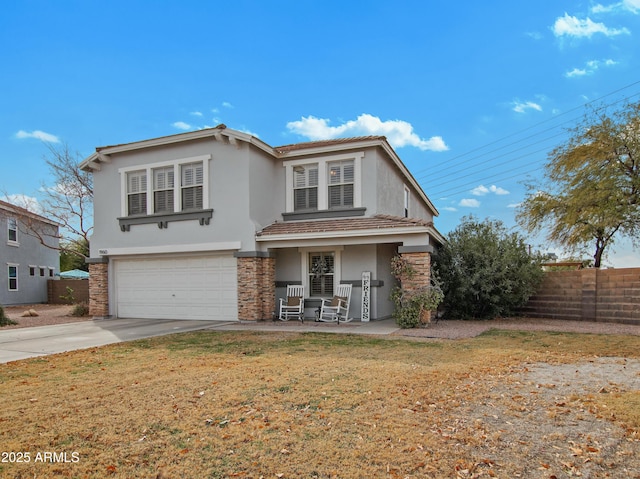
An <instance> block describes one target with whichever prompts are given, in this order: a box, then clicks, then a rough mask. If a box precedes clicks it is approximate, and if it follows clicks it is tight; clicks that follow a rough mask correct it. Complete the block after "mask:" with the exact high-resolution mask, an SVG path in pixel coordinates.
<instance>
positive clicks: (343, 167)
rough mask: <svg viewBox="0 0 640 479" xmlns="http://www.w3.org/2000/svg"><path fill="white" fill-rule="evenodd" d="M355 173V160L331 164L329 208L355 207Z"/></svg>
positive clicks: (328, 181)
mask: <svg viewBox="0 0 640 479" xmlns="http://www.w3.org/2000/svg"><path fill="white" fill-rule="evenodd" d="M354 172H355V169H354V164H353V160H351V161H336V162H332V163H329V178H328V180H327V183H328V184H329V194H328V197H329V208H352V207H353V182H354V176H355V175H354Z"/></svg>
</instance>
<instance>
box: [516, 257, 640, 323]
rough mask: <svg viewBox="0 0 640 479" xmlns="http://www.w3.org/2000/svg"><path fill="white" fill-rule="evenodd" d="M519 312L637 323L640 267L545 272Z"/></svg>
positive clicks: (639, 303)
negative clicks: (534, 292)
mask: <svg viewBox="0 0 640 479" xmlns="http://www.w3.org/2000/svg"><path fill="white" fill-rule="evenodd" d="M521 313H522V314H523V315H526V316H530V317H534V318H551V319H570V320H575V321H602V322H609V323H624V324H637V325H640V268H625V269H596V268H589V269H581V270H576V271H548V272H546V273H545V277H544V280H543V282H542V284H541V285H540V287H539V288H538V291H537V293H536V294H535V295H534V296H532V297H531V298H530V299H529V302H528V303H527V305H526V306H525V307H524V308H522V309H521Z"/></svg>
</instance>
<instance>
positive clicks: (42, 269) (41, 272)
mask: <svg viewBox="0 0 640 479" xmlns="http://www.w3.org/2000/svg"><path fill="white" fill-rule="evenodd" d="M40 276H44V268H40Z"/></svg>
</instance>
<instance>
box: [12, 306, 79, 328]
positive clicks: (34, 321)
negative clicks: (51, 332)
mask: <svg viewBox="0 0 640 479" xmlns="http://www.w3.org/2000/svg"><path fill="white" fill-rule="evenodd" d="M72 309H73V306H69V305H65V304H23V305H19V306H5V307H4V311H5V313H6V315H7V316H8V317H9V318H10V319H12V320H14V321H16V322H17V323H18V324H16V325H12V326H4V327H2V328H0V331H4V330H5V329H18V328H30V327H33V326H49V325H52V324H64V323H77V322H79V321H87V320H89V319H90V317H89V316H84V317H76V316H71V311H72ZM29 310H34V311H35V312H36V313H38V316H32V317H28V316H27V317H23V316H22V315H23V313H24V312H25V311H29Z"/></svg>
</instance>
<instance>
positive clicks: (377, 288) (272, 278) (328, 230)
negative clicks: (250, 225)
mask: <svg viewBox="0 0 640 479" xmlns="http://www.w3.org/2000/svg"><path fill="white" fill-rule="evenodd" d="M440 238H441V237H440V235H439V233H438V232H437V231H436V230H435V229H434V228H433V225H432V224H431V223H428V222H425V221H421V220H415V219H409V218H398V217H389V216H382V215H380V216H375V217H371V218H350V219H339V220H324V221H295V222H294V221H291V222H282V223H280V222H277V223H274V224H272V225H270V226H268V227H266V228H264V229H263V230H262V231H260V232H258V233H257V235H256V244H257V245H258V246H259V247H260V251H257V252H255V253H253V254H246V253H245V254H244V255H243V254H242V253H240V254H239V259H241V258H240V257H241V256H244V257H245V258H244V260H245V261H244V263H246V264H247V265H249V267H246V268H245V267H242V264H241V263H240V262H239V267H238V270H239V272H238V275H239V280H238V287H239V294H238V297H239V303H240V304H239V313H240V314H239V319H241V320H242V319H245V320H255V319H263V320H264V319H272V318H273V317H274V316H275V315H277V313H278V304H279V302H278V298H284V297H286V287H287V285H291V284H298V285H302V286H303V287H304V317H305V319H310V320H312V319H314V318H315V316H316V310H317V309H318V308H319V306H320V304H321V301H322V299H323V298H331V297H332V296H333V295H334V294H335V290H336V288H337V286H338V285H339V284H351V285H352V294H351V299H350V305H349V312H348V316H349V318H350V319H351V318H352V319H354V320H356V321H359V320H363V319H364V320H365V321H367V320H381V319H386V318H390V317H391V316H392V314H393V303H392V302H391V300H390V293H391V289H392V288H393V287H394V285H395V284H396V280H395V278H394V277H393V275H392V274H391V259H392V258H393V256H395V255H396V254H400V255H402V256H403V257H405V258H406V259H407V260H408V261H410V262H411V264H413V265H414V266H415V267H416V269H417V270H418V271H419V275H418V278H417V280H416V281H418V282H421V283H425V284H428V283H429V281H430V269H431V253H432V252H433V251H434V245H435V246H437V245H438V244H440V243H441V242H440ZM243 271H248V272H249V273H250V274H248V275H247V274H244V273H242V272H243ZM363 273H368V275H367V276H368V277H369V278H370V282H369V283H368V285H369V286H370V287H369V288H367V291H368V296H367V294H365V295H364V296H365V299H366V300H367V301H366V302H365V304H366V314H365V315H364V318H363V309H362V304H363ZM241 274H242V275H243V276H242V278H241ZM243 290H244V291H243ZM243 303H244V304H243ZM249 303H250V304H251V305H252V307H251V308H248V307H246V305H247V304H249Z"/></svg>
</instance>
